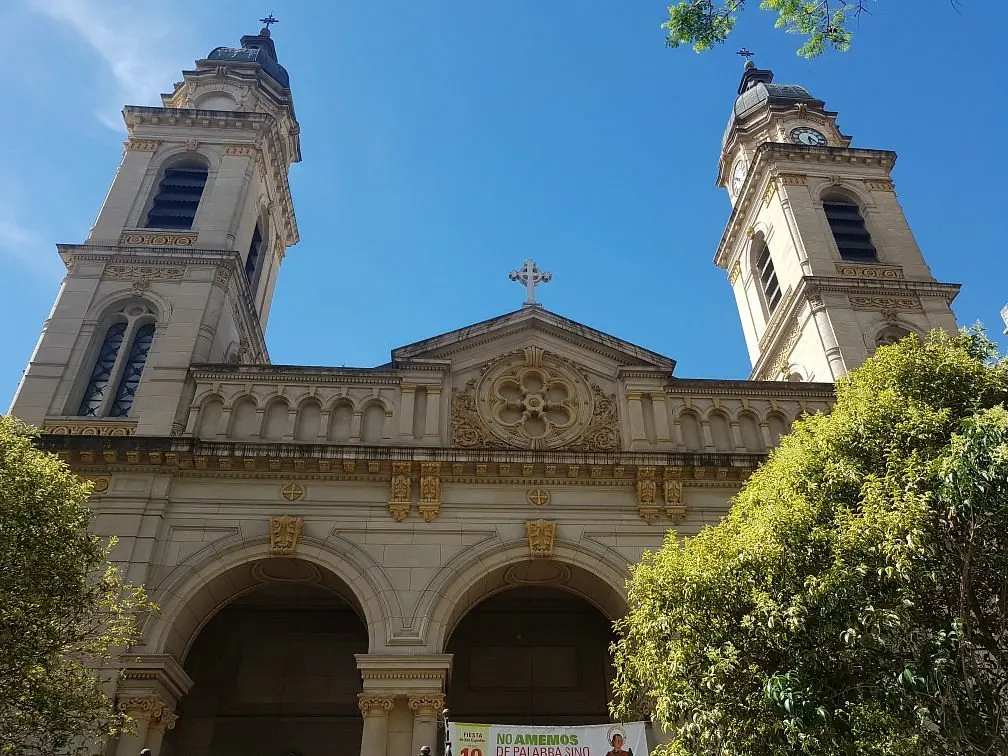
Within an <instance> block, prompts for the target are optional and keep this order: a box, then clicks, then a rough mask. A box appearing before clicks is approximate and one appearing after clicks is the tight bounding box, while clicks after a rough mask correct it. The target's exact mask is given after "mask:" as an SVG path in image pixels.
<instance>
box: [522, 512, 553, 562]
mask: <svg viewBox="0 0 1008 756" xmlns="http://www.w3.org/2000/svg"><path fill="white" fill-rule="evenodd" d="M525 535H527V536H528V544H529V555H530V556H531V557H532V558H533V559H543V558H546V559H548V558H549V557H552V556H553V543H554V541H555V540H556V520H526V521H525Z"/></svg>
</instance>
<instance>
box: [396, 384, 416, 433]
mask: <svg viewBox="0 0 1008 756" xmlns="http://www.w3.org/2000/svg"><path fill="white" fill-rule="evenodd" d="M416 390H417V387H416V386H409V385H406V384H403V385H402V386H400V387H399V392H400V397H401V399H400V402H399V438H400V439H409V440H412V439H413V414H414V404H415V403H416Z"/></svg>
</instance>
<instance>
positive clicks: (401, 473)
mask: <svg viewBox="0 0 1008 756" xmlns="http://www.w3.org/2000/svg"><path fill="white" fill-rule="evenodd" d="M412 473H413V463H412V462H393V463H392V480H391V485H392V492H391V495H390V496H389V500H388V511H389V514H390V515H392V519H393V520H395V521H396V522H402V521H403V520H405V519H406V518H407V517H409V511H410V503H411V501H412V487H413V481H412V480H411V478H410V476H411V475H412ZM440 499H441V490H440V483H439V484H438V505H439V506H440Z"/></svg>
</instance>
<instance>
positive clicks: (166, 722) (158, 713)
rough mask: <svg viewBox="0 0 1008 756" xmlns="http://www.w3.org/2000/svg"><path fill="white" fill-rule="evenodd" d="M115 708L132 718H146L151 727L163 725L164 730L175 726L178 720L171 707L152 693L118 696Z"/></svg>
mask: <svg viewBox="0 0 1008 756" xmlns="http://www.w3.org/2000/svg"><path fill="white" fill-rule="evenodd" d="M116 710H117V711H120V712H122V713H123V714H126V715H128V716H130V717H132V718H133V719H145V720H148V721H150V723H151V726H152V727H164V728H165V729H166V730H170V729H172V728H173V727H175V723H176V722H177V721H178V714H176V713H175V712H174V711H173V710H172V707H171V706H169V705H168V704H166V703H165V702H164V700H163V699H162V698H161V697H160V696H157V695H154V694H153V693H149V694H146V695H142V696H120V697H119V700H118V702H117V703H116Z"/></svg>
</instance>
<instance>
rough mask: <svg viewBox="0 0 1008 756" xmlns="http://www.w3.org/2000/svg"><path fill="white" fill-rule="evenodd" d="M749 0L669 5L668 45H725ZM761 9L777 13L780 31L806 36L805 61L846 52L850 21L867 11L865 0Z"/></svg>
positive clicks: (685, 0) (689, 0) (773, 0)
mask: <svg viewBox="0 0 1008 756" xmlns="http://www.w3.org/2000/svg"><path fill="white" fill-rule="evenodd" d="M745 2H746V0H724V4H723V5H718V4H715V3H714V2H713V0H681V1H680V2H679V4H677V5H671V6H669V9H668V11H669V18H668V21H666V22H665V23H664V24H662V28H663V29H665V30H666V32H667V36H666V37H665V43H666V44H667V45H668V46H669V47H679V46H680V45H684V44H685V45H691V46H692V47H693V49H694V50H696V51H697V52H703V51H704V50H709V49H710V48H711V47H713V46H714V45H720V44H722V43H723V42H724V41H725V40H726V39H727V38H728V35H729V34H731V31H732V29H734V27H735V21H736V19H737V18H738V14H739V13H740V12H741V11H742V10H743V9H744V8H745ZM760 8H762V9H763V10H769V11H776V12H777V22H776V24H775V26H776V27H777V28H778V29H781V28H783V29H785V30H787V31H788V32H791V33H793V34H800V35H802V36H804V37H805V42H804V44H802V46H801V47H800V48H798V54H799V55H801V56H803V57H806V58H815V57H817V56H819V55H822V53H823V51H824V50H825V49H826V46H827V45H830V46H831V47H832V48H833V49H834V50H838V51H840V52H846V51H847V49H848V48H850V43H851V38H852V37H853V34H852V33H851V31H850V28H849V22H850V21H851V20H853V19H856V18H857V17H859V16H860V15H861V14H862V13H864V12H866V7H865V4H864V2H863V0H853V1H852V2H846V1H845V0H762V2H761V3H760Z"/></svg>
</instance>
